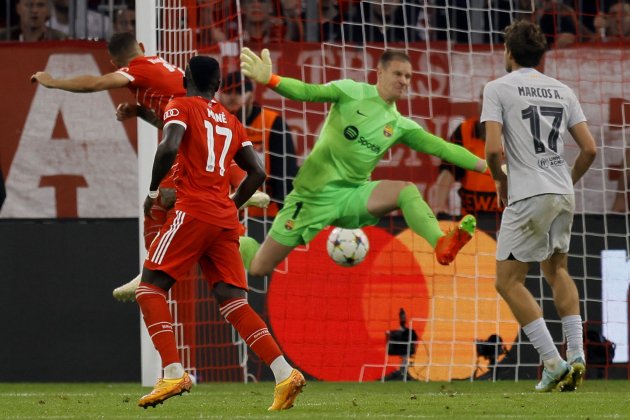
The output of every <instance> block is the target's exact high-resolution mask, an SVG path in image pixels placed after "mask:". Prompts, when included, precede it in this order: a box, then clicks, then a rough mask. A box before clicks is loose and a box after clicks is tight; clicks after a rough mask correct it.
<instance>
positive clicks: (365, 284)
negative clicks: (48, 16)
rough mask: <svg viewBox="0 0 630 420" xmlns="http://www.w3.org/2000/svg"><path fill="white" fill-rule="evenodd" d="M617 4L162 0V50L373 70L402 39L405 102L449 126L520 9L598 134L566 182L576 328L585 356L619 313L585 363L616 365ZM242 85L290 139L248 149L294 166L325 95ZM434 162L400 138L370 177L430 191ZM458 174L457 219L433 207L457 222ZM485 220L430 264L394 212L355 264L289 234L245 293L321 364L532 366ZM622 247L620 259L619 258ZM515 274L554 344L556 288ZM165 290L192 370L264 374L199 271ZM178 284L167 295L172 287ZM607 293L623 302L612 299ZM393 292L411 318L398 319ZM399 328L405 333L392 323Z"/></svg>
mask: <svg viewBox="0 0 630 420" xmlns="http://www.w3.org/2000/svg"><path fill="white" fill-rule="evenodd" d="M614 3H616V2H612V1H593V2H582V1H577V0H576V1H566V2H560V1H542V2H535V1H533V0H531V1H530V0H526V1H522V0H521V1H517V0H495V1H491V2H486V1H475V0H467V1H457V0H452V1H448V2H447V1H443V0H431V1H407V0H403V1H391V2H390V1H381V0H379V1H376V0H374V1H365V0H364V1H347V0H346V1H343V0H337V1H333V0H319V1H312V2H311V1H309V2H299V1H280V0H278V1H276V0H273V1H272V0H268V1H254V0H251V1H249V0H246V1H243V0H241V1H236V2H224V1H218V0H205V1H204V0H198V1H195V0H190V1H187V0H160V1H158V50H159V54H160V55H162V56H164V57H165V58H167V60H168V61H170V62H172V63H174V64H177V65H179V66H182V67H183V66H185V63H186V60H187V59H188V58H190V57H191V56H192V55H195V54H208V55H211V56H214V57H216V58H217V59H219V60H220V63H221V64H222V67H223V74H224V75H225V74H227V73H229V72H233V71H237V70H238V65H239V61H238V54H239V52H240V50H241V48H242V47H243V46H249V47H250V48H251V49H252V50H254V51H255V52H259V51H260V49H261V48H269V49H270V50H271V56H272V60H273V65H274V71H275V72H277V73H279V74H281V75H283V76H290V77H295V78H298V79H301V80H304V81H307V82H311V83H325V82H329V81H331V80H335V79H340V78H351V79H354V80H357V81H367V82H375V80H376V64H377V61H378V58H379V56H380V54H381V53H382V52H383V51H384V50H385V49H388V48H399V49H403V50H404V51H406V52H407V53H408V54H409V56H410V57H411V59H412V64H413V68H414V71H413V78H412V84H411V88H410V92H409V95H408V97H407V98H406V99H405V100H403V101H400V102H399V103H398V104H397V105H398V109H399V111H400V112H401V114H403V115H408V116H410V117H411V118H412V119H414V120H415V121H417V122H418V123H419V124H421V125H422V126H423V127H425V128H426V129H427V130H428V131H430V132H433V133H435V134H437V135H439V136H441V137H443V138H449V136H450V135H451V133H453V132H454V131H455V129H456V128H457V127H458V126H459V124H460V123H462V122H463V121H464V120H466V119H467V118H470V117H473V116H475V115H478V112H479V103H478V101H479V100H478V98H479V93H480V92H481V90H482V88H483V85H484V84H485V83H486V82H487V81H489V80H492V79H494V78H497V77H500V76H502V75H503V74H505V70H504V67H503V45H502V41H503V39H502V33H503V29H504V28H505V26H506V25H508V24H509V23H510V22H512V21H514V20H516V19H532V20H534V21H536V22H538V23H539V24H540V25H541V27H542V28H543V30H544V31H545V33H546V34H547V40H548V44H549V45H550V47H551V48H550V50H549V51H548V52H547V54H546V56H545V59H544V71H545V73H546V74H549V75H550V76H552V77H556V78H558V79H559V80H561V81H562V82H564V83H566V84H567V85H568V86H570V87H571V88H572V89H574V91H575V92H576V94H577V96H578V99H579V100H580V102H581V104H582V106H583V109H584V112H585V114H586V116H587V118H588V122H589V126H590V128H591V131H592V132H593V134H594V137H595V139H596V141H597V143H598V157H597V159H596V161H595V163H594V164H593V167H592V169H591V170H590V171H589V172H588V173H587V175H586V176H585V177H584V179H583V180H582V181H580V182H579V183H578V184H577V185H576V206H577V208H576V215H575V220H574V229H573V236H572V242H571V251H570V255H569V271H570V274H571V275H572V276H573V277H574V279H575V280H576V282H577V285H578V290H579V293H580V303H581V305H580V306H581V312H582V314H583V317H584V319H585V332H587V333H585V335H586V336H588V333H590V334H591V335H590V338H589V340H587V342H586V344H587V357H589V356H588V352H589V348H590V349H598V348H603V349H608V348H609V347H607V345H606V344H605V341H602V340H600V341H595V335H594V333H595V332H597V333H598V334H600V333H601V332H602V331H603V332H605V333H607V334H609V335H614V334H615V333H613V332H612V331H617V330H623V329H624V328H625V329H626V336H625V339H626V342H625V346H622V347H623V348H622V349H621V350H622V351H617V352H616V355H615V358H616V359H615V361H616V362H618V363H616V364H613V363H612V360H599V359H597V360H596V359H591V360H587V361H588V362H589V364H592V365H593V366H596V370H595V372H596V374H597V375H599V374H600V373H601V374H602V375H606V376H608V375H609V374H610V375H613V373H614V372H617V373H618V372H622V373H623V374H625V375H627V372H628V366H627V361H628V354H627V352H628V350H627V324H628V311H627V306H628V295H627V273H628V271H627V270H628V268H627V266H626V267H625V270H626V271H625V275H626V277H625V279H624V277H623V276H624V274H623V273H622V274H621V275H620V276H619V278H617V277H614V278H613V280H610V279H608V278H606V279H604V277H603V275H602V272H603V271H605V270H606V269H608V271H610V269H611V268H610V267H608V268H606V264H607V263H606V262H605V261H604V260H602V258H601V252H602V250H614V249H617V250H623V251H624V255H625V250H627V249H628V232H629V231H630V227H629V225H628V223H629V222H628V218H627V213H628V199H629V197H630V191H629V189H628V182H627V181H626V180H627V179H628V177H629V172H628V170H627V169H626V168H627V164H628V162H627V161H628V159H629V158H630V155H629V154H628V152H627V151H628V150H630V149H629V148H628V142H627V141H628V140H627V136H628V134H629V133H630V131H628V130H629V127H630V99H629V98H630V91H629V89H630V87H629V86H630V84H629V83H628V82H629V79H630V73H628V72H627V71H625V70H624V69H627V68H630V67H629V66H630V63H629V60H630V52H629V51H630V50H629V49H628V48H627V45H628V44H627V43H626V41H627V38H626V37H627V36H629V34H630V28H629V29H628V30H627V31H628V32H624V31H626V30H625V29H624V26H623V25H624V16H625V14H624V13H625V12H624V11H623V10H622V11H620V12H616V11H615V10H616V9H614V7H613V6H614ZM611 8H612V9H611ZM629 13H630V12H629ZM629 16H630V14H629ZM625 19H629V18H625ZM254 96H255V98H256V101H257V102H258V103H260V104H263V105H264V107H265V108H267V109H269V110H273V111H275V112H277V113H278V114H279V116H280V117H281V118H282V119H283V121H284V122H285V123H286V124H287V125H288V127H289V131H290V133H291V136H292V144H293V146H292V148H287V147H286V146H281V147H275V148H274V149H273V150H272V148H270V147H268V145H267V144H265V142H264V141H263V142H262V143H261V144H262V148H261V150H260V151H261V154H262V156H263V158H264V159H263V161H265V162H266V163H267V165H269V164H270V162H271V163H272V164H274V163H273V162H275V164H274V165H275V167H267V170H268V172H269V173H270V178H271V179H277V180H284V179H286V178H289V179H290V178H291V176H292V175H290V171H289V169H288V165H287V163H286V162H287V159H294V160H295V161H296V162H297V163H298V164H300V163H301V162H302V161H303V159H304V158H305V157H306V156H308V154H309V151H310V150H311V149H312V147H313V145H314V144H315V141H316V139H317V134H318V132H319V129H320V128H321V124H322V122H323V120H324V117H325V116H326V113H327V111H328V109H329V105H327V104H317V103H298V102H293V101H288V100H285V99H283V98H281V97H280V96H278V95H277V94H275V93H274V92H272V91H271V90H268V89H265V88H264V87H262V86H257V87H256V88H255V91H254ZM261 130H262V131H263V132H264V131H265V130H268V131H269V130H271V127H265V126H263V127H262V129H261ZM290 149H291V150H290ZM577 152H578V148H577V147H576V146H575V145H574V144H571V142H570V141H569V144H568V145H567V155H568V156H567V160H568V161H569V162H572V161H573V160H574V158H575V156H576V155H577ZM271 157H277V158H280V159H276V160H275V161H274V160H272V159H271ZM278 161H279V162H280V163H278ZM439 164H440V162H439V161H438V160H436V159H435V158H431V157H428V156H425V155H422V154H419V153H417V152H414V151H413V150H410V149H408V148H405V147H402V146H395V147H394V148H392V149H391V150H390V151H389V152H388V153H387V154H386V156H385V158H384V159H383V161H382V163H381V164H380V165H379V166H378V167H377V169H376V170H375V172H374V174H373V179H395V180H404V181H409V182H412V183H414V184H415V185H417V186H418V188H419V190H420V191H421V192H422V193H423V194H424V196H425V198H426V199H427V200H428V201H429V203H430V204H433V205H435V200H436V198H437V187H436V185H435V180H436V177H437V176H438V172H439ZM459 187H460V184H459V183H455V184H453V185H452V186H451V187H450V195H449V197H450V201H449V203H448V209H447V210H446V213H447V214H448V215H450V216H452V217H450V218H449V217H447V219H449V220H446V221H443V222H441V223H442V226H443V228H444V229H448V228H449V227H450V226H452V223H453V222H452V221H450V220H453V219H457V218H458V216H459V215H460V212H461V209H462V206H463V205H464V204H465V203H462V202H461V200H460V198H459V194H458V192H457V191H458V188H459ZM265 188H269V183H267V184H266V187H265ZM269 192H271V191H269ZM272 196H274V194H272ZM275 196H277V194H275ZM278 200H279V201H280V202H281V198H280V199H278ZM243 217H244V220H245V221H246V223H247V227H248V234H249V235H251V236H254V237H256V238H257V239H262V238H263V237H264V235H266V233H267V231H268V229H269V226H270V221H271V220H272V218H271V217H270V215H267V214H259V213H257V214H256V215H255V216H252V214H248V213H245V214H244V215H243ZM479 222H480V227H481V231H480V232H479V234H477V235H476V236H475V238H474V239H473V241H472V242H471V244H470V245H468V246H467V247H466V248H464V250H463V251H462V253H461V255H460V256H459V257H458V258H457V260H456V262H455V263H454V264H453V265H452V266H450V267H446V268H445V267H441V266H439V265H437V264H436V262H435V260H434V257H433V254H432V251H431V249H430V247H429V246H428V245H427V244H426V242H425V241H424V240H423V239H421V238H419V237H417V236H415V235H414V234H412V233H411V232H410V231H409V230H408V229H407V227H406V225H405V224H404V221H403V220H402V218H401V217H400V214H398V213H393V214H392V215H391V216H388V217H386V218H383V219H382V220H381V222H380V223H379V225H378V226H377V227H371V228H366V229H365V231H366V233H367V234H368V237H369V238H370V243H371V249H370V251H369V253H368V258H367V259H366V261H364V262H363V263H361V264H360V265H358V266H356V267H353V268H350V269H348V268H342V267H338V266H335V265H334V264H333V263H332V261H331V260H330V259H329V258H328V256H327V254H326V250H325V245H326V237H327V234H328V230H325V231H323V232H322V233H321V234H320V235H319V236H318V237H317V238H316V239H315V240H314V241H313V242H311V243H310V244H309V245H308V246H306V247H298V248H297V249H296V250H295V251H294V252H293V253H292V254H291V255H290V256H289V258H288V259H287V260H286V261H284V262H283V263H282V264H281V265H280V266H279V267H278V269H277V270H276V272H275V273H274V275H273V276H272V280H271V279H267V278H264V279H257V278H250V287H251V290H250V301H251V302H252V305H253V306H254V307H255V309H256V310H257V311H258V312H259V313H262V314H263V315H264V317H265V318H266V319H267V320H268V322H269V326H270V327H271V329H272V331H273V334H274V336H275V337H276V338H277V340H278V341H279V343H280V345H281V347H282V349H283V351H284V352H285V353H286V355H287V357H288V358H289V359H290V360H291V361H292V362H294V363H295V364H296V365H297V366H298V367H300V368H301V369H303V370H304V371H305V373H307V374H309V375H311V376H313V377H315V378H318V379H324V380H351V381H356V380H378V379H386V378H390V379H399V378H402V379H408V378H414V379H418V380H452V379H465V378H480V377H491V378H509V379H522V378H533V377H536V376H537V375H538V374H539V366H540V361H539V358H538V355H537V353H536V352H535V350H534V349H533V347H532V346H531V344H530V343H529V342H528V340H527V338H526V337H525V336H524V335H522V334H521V333H520V330H519V328H518V324H517V323H516V321H515V320H514V318H513V316H512V314H511V312H510V311H509V308H508V307H507V305H506V304H505V302H503V301H502V300H501V299H500V298H499V297H498V295H497V293H496V291H495V290H494V281H495V270H494V252H495V249H496V241H495V237H496V230H497V228H498V222H499V216H498V215H497V214H492V213H483V214H479ZM616 261H617V262H616V263H615V264H617V265H615V266H618V265H619V264H620V263H619V261H620V260H616ZM624 261H625V260H624ZM619 279H621V280H619ZM620 281H626V286H625V289H623V288H622V289H623V290H626V293H625V294H624V293H617V294H614V295H606V296H607V297H606V299H605V300H604V299H602V296H603V295H604V291H605V290H608V288H609V287H611V286H610V284H613V283H615V282H617V283H615V284H618V282H620ZM607 282H608V283H607ZM611 282H612V283H611ZM526 284H527V286H528V288H529V289H530V290H531V291H532V293H533V294H534V295H535V297H536V298H537V299H538V301H539V303H540V304H541V306H542V308H543V313H544V316H545V318H546V319H547V320H548V325H549V328H550V330H551V333H552V336H553V338H554V340H555V341H556V343H557V344H558V346H560V347H561V348H562V346H563V336H562V328H561V322H560V320H559V319H558V316H557V313H556V311H555V308H554V305H553V298H552V293H551V289H550V288H549V287H548V285H547V284H546V282H545V280H544V278H543V277H542V275H541V273H540V272H539V270H538V269H537V268H534V267H533V268H532V270H531V271H530V273H529V274H528V276H527V283H526ZM177 288H179V289H180V290H184V289H185V290H186V291H182V292H181V293H182V294H183V295H182V297H181V298H180V299H177V306H176V308H177V311H179V313H186V314H187V315H180V317H179V320H180V322H181V324H182V326H181V327H180V331H183V333H182V336H181V337H180V338H181V342H182V343H185V346H186V350H183V352H186V354H188V355H189V360H190V365H189V368H190V369H196V370H197V371H199V370H201V369H205V370H206V372H210V371H212V372H216V373H212V374H210V373H206V374H205V375H203V377H204V378H208V380H243V378H246V377H247V374H248V373H249V374H251V375H253V376H254V377H256V378H258V379H264V378H266V377H268V371H266V370H265V369H263V368H262V367H261V365H260V362H259V361H258V360H257V358H256V357H255V356H253V355H250V356H251V357H249V358H248V356H247V351H246V350H245V349H244V347H243V344H242V343H241V342H240V341H239V340H238V339H237V337H235V335H234V334H233V333H230V334H228V333H227V332H226V328H228V329H229V327H226V324H224V322H223V321H222V320H221V319H220V316H219V315H218V310H217V308H216V307H215V304H214V303H213V301H212V299H211V297H210V294H209V292H208V290H206V289H204V287H203V281H202V280H199V279H198V280H195V281H194V282H191V286H190V287H189V286H186V288H184V287H180V285H179V284H178V285H177ZM177 288H175V289H174V293H180V292H179V291H178V290H177ZM611 305H612V306H613V307H615V308H617V309H618V308H624V309H623V311H621V312H619V311H618V310H615V313H610V307H611ZM615 305H616V306H615ZM184 306H186V307H187V308H189V309H186V310H184V309H183V307H184ZM401 308H402V309H404V312H405V315H406V322H405V323H403V322H402V320H401V319H400V313H401V312H400V310H401ZM186 311H187V312H186ZM607 311H608V312H607ZM603 320H605V323H604V324H602V322H603ZM395 331H399V332H400V331H402V332H401V333H400V334H393V335H392V333H393V332H395ZM386 332H387V333H388V334H386ZM412 332H414V333H415V335H413V334H412ZM412 336H413V338H414V339H411V338H412ZM388 337H389V340H390V341H391V340H392V337H397V338H398V339H400V338H401V337H403V339H402V341H400V344H401V345H402V346H403V347H405V348H406V349H407V352H406V353H404V352H403V353H404V354H392V353H394V352H392V351H388V349H391V348H392V346H391V345H388V341H387V340H388ZM622 337H623V335H622ZM233 343H240V344H238V345H236V346H234V345H233ZM622 344H623V343H622ZM210 348H212V349H213V350H212V351H210V350H209V349H210ZM590 352H591V354H595V353H598V352H597V351H596V350H590ZM228 369H232V373H231V374H229V375H223V376H222V374H219V373H218V372H224V371H226V370H228ZM600 369H601V370H600ZM617 373H615V374H617Z"/></svg>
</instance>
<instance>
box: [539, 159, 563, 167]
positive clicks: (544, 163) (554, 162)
mask: <svg viewBox="0 0 630 420" xmlns="http://www.w3.org/2000/svg"><path fill="white" fill-rule="evenodd" d="M564 164H566V162H565V160H564V159H563V158H562V157H560V156H551V157H544V158H540V159H538V166H539V167H540V168H541V169H547V168H555V167H556V166H562V165H564Z"/></svg>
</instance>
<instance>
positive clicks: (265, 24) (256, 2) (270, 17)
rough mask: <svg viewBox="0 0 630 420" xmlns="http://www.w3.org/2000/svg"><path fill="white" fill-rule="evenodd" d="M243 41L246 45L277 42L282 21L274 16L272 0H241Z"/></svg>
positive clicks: (279, 37)
mask: <svg viewBox="0 0 630 420" xmlns="http://www.w3.org/2000/svg"><path fill="white" fill-rule="evenodd" d="M241 16H242V19H243V42H244V43H245V44H246V45H251V44H260V45H261V46H262V45H264V44H267V43H269V42H278V41H280V39H281V38H282V35H281V34H282V26H281V24H282V22H281V21H280V20H279V19H277V18H275V16H274V7H273V4H272V0H241Z"/></svg>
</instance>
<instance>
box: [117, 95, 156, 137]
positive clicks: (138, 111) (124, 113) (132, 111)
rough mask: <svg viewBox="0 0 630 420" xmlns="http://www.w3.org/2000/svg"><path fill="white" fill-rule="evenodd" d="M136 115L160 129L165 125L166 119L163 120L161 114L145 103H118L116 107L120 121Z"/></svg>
mask: <svg viewBox="0 0 630 420" xmlns="http://www.w3.org/2000/svg"><path fill="white" fill-rule="evenodd" d="M135 117H138V118H141V119H143V120H144V121H146V122H148V123H149V124H151V125H152V126H154V127H156V128H157V129H159V130H161V129H162V128H163V127H164V121H162V119H161V118H160V116H158V115H156V114H155V112H153V110H151V109H149V108H147V107H145V106H143V105H140V104H131V103H129V102H122V103H120V104H118V107H116V119H117V120H118V121H124V120H126V119H129V118H135Z"/></svg>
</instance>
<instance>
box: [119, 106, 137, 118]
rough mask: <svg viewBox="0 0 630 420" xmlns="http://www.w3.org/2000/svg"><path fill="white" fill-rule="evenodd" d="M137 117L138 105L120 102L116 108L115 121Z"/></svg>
mask: <svg viewBox="0 0 630 420" xmlns="http://www.w3.org/2000/svg"><path fill="white" fill-rule="evenodd" d="M137 115H138V105H136V104H130V103H129V102H122V103H120V104H118V106H117V107H116V119H117V120H118V121H124V120H126V119H129V118H134V117H136V116H137Z"/></svg>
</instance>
